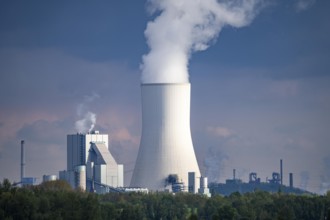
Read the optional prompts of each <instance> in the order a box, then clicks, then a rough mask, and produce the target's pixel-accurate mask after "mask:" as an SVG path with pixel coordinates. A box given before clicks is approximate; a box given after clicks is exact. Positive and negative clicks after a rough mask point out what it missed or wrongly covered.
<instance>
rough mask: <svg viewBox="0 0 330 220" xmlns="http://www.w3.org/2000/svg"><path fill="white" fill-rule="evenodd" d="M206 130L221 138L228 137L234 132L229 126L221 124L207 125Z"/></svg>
mask: <svg viewBox="0 0 330 220" xmlns="http://www.w3.org/2000/svg"><path fill="white" fill-rule="evenodd" d="M206 130H207V132H208V133H209V134H211V135H214V136H217V137H221V138H229V137H232V136H233V135H235V133H234V132H233V131H232V130H230V129H229V128H226V127H221V126H208V127H207V129H206Z"/></svg>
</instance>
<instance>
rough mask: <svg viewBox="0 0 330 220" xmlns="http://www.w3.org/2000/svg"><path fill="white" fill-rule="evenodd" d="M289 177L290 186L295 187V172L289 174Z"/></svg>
mask: <svg viewBox="0 0 330 220" xmlns="http://www.w3.org/2000/svg"><path fill="white" fill-rule="evenodd" d="M289 179H290V188H293V173H290V174H289Z"/></svg>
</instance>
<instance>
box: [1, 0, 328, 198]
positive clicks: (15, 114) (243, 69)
mask: <svg viewBox="0 0 330 220" xmlns="http://www.w3.org/2000/svg"><path fill="white" fill-rule="evenodd" d="M270 2H271V4H269V5H268V6H267V7H265V8H264V9H263V10H262V11H261V12H260V13H259V15H258V16H256V18H255V19H254V20H253V22H252V23H251V24H250V25H248V26H246V27H242V28H233V27H229V26H228V27H225V28H224V29H223V30H222V31H221V33H220V35H219V37H218V38H217V40H216V41H215V42H214V43H213V44H212V46H211V47H210V48H209V49H208V50H205V51H202V52H198V53H195V54H193V55H192V57H191V60H190V64H189V73H190V82H191V85H192V100H191V130H192V136H193V137H192V138H193V141H194V146H195V151H196V154H197V159H198V162H199V165H200V168H201V171H202V174H204V175H208V176H209V178H210V179H211V180H212V179H213V180H219V181H222V182H223V181H224V180H225V179H226V178H231V176H232V169H234V168H235V169H236V170H237V173H238V175H239V177H240V178H242V179H243V180H244V181H247V178H248V173H249V172H257V173H258V175H259V177H261V179H262V181H265V179H266V177H271V174H272V172H273V171H279V160H280V159H281V158H282V159H283V160H284V174H285V176H284V177H285V178H284V183H285V184H288V175H289V172H293V173H294V185H295V186H298V187H302V188H305V189H308V190H311V191H313V192H321V193H322V192H324V190H326V189H329V186H330V173H329V164H330V146H329V143H330V136H329V130H330V117H329V112H330V72H329V71H330V43H329V39H330V25H329V21H330V14H329V13H328V12H329V9H330V3H329V1H327V0H294V1H284V0H283V1H280V0H279V1H270ZM152 19H154V16H152V15H150V13H148V12H147V8H146V2H145V1H141V0H138V1H127V0H124V1H93V2H88V1H47V2H45V1H29V2H26V1H1V2H0V77H1V78H0V79H1V80H0V98H1V99H0V100H1V104H0V178H1V179H2V178H5V177H6V178H9V179H10V180H12V181H16V180H18V178H19V170H20V168H19V163H20V162H19V158H20V140H21V139H24V140H25V141H26V162H27V165H26V174H27V175H28V176H36V177H39V178H41V176H42V175H44V174H57V172H58V171H59V170H63V169H65V168H66V134H71V133H76V130H75V122H76V121H77V120H79V119H80V118H79V116H78V115H77V108H78V106H79V105H81V104H83V105H84V106H85V107H86V109H88V110H89V111H92V112H94V113H95V114H96V115H97V119H96V128H97V129H99V130H100V131H101V132H104V133H108V134H109V136H110V143H111V146H110V150H111V152H112V153H113V155H114V156H115V158H116V159H117V160H118V161H119V162H121V163H124V164H125V169H126V172H125V177H126V179H125V181H126V184H128V183H129V180H130V176H131V174H132V169H133V166H134V162H135V159H136V155H137V151H138V147H139V139H140V135H141V104H140V98H141V97H140V77H141V71H140V69H139V66H140V64H141V62H142V55H144V54H146V53H147V52H148V46H147V43H146V39H145V36H144V30H145V28H146V25H147V22H148V21H149V20H152ZM95 94H97V98H95V99H94V100H93V101H88V97H92V96H93V97H94V95H95Z"/></svg>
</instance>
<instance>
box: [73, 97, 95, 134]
mask: <svg viewBox="0 0 330 220" xmlns="http://www.w3.org/2000/svg"><path fill="white" fill-rule="evenodd" d="M99 97H100V96H99V95H98V94H96V93H93V94H92V95H91V96H85V98H84V101H83V102H82V103H80V104H79V105H78V106H77V115H78V117H79V118H80V119H79V120H78V121H76V123H75V128H76V130H77V132H79V133H87V132H91V131H92V130H93V128H94V126H95V123H96V114H95V113H93V112H91V111H89V110H88V107H89V104H90V103H92V102H93V101H94V100H95V99H97V98H99Z"/></svg>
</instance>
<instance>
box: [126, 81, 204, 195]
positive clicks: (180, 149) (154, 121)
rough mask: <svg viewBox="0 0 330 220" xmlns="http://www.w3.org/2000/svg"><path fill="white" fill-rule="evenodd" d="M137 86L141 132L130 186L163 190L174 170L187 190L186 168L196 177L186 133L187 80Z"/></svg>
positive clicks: (188, 117) (192, 155)
mask: <svg viewBox="0 0 330 220" xmlns="http://www.w3.org/2000/svg"><path fill="white" fill-rule="evenodd" d="M141 89H142V136H141V142H140V148H139V153H138V157H137V160H136V164H135V168H134V172H133V176H132V180H131V187H146V188H148V189H150V190H164V188H165V186H166V179H167V177H168V176H169V175H171V174H174V175H177V176H178V181H180V182H183V184H184V186H185V189H186V190H187V188H188V172H195V174H196V177H200V171H199V167H198V163H197V160H196V156H195V152H194V147H193V144H192V139H191V133H190V84H189V83H178V84H142V85H141ZM196 181H198V180H196Z"/></svg>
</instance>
